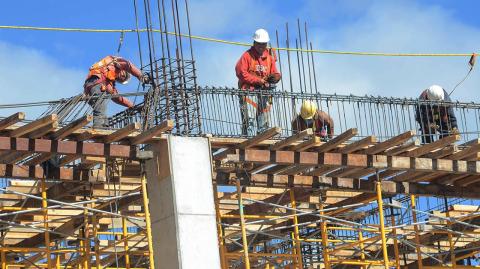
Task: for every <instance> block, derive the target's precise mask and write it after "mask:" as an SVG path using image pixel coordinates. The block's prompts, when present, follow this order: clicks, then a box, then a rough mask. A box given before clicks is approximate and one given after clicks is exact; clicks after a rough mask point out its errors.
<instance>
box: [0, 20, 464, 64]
mask: <svg viewBox="0 0 480 269" xmlns="http://www.w3.org/2000/svg"><path fill="white" fill-rule="evenodd" d="M0 29H15V30H39V31H64V32H90V33H122V32H123V33H129V32H132V33H134V32H137V30H136V29H82V28H57V27H34V26H14V25H0ZM146 31H147V29H139V30H138V32H146ZM153 32H160V30H156V29H154V30H153ZM166 34H169V35H179V36H182V37H187V38H192V39H197V40H202V41H208V42H216V43H223V44H230V45H237V46H245V47H250V46H251V45H252V44H251V43H242V42H235V41H228V40H222V39H217V38H210V37H204V36H196V35H191V36H190V35H187V34H175V33H173V32H166ZM275 49H276V50H283V51H295V52H296V51H301V52H311V53H322V54H340V55H361V56H413V57H419V56H420V57H452V56H453V57H459V56H471V55H472V53H387V52H358V51H336V50H317V49H314V50H309V49H296V48H275Z"/></svg>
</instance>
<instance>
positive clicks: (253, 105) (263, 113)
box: [235, 29, 281, 135]
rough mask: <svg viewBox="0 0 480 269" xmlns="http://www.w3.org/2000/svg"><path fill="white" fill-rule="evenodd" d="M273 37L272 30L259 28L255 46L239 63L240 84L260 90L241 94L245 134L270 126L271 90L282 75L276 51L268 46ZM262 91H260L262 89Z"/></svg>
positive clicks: (242, 86) (240, 85) (254, 41)
mask: <svg viewBox="0 0 480 269" xmlns="http://www.w3.org/2000/svg"><path fill="white" fill-rule="evenodd" d="M269 41H270V37H269V36H268V32H267V31H266V30H264V29H258V30H257V31H255V34H254V35H253V46H252V47H251V48H250V49H249V50H247V51H246V52H244V53H243V55H242V57H240V60H238V62H237V65H236V66H235V72H236V74H237V77H238V87H239V88H240V89H242V90H246V91H252V90H256V93H255V94H251V95H246V96H240V113H241V117H242V134H243V135H254V134H253V127H254V125H255V123H256V125H257V133H260V132H262V131H264V130H266V129H267V128H268V127H269V112H270V109H271V105H272V100H271V99H272V98H271V95H270V94H269V92H270V91H272V90H273V88H274V87H275V84H276V83H278V82H279V81H280V79H281V74H280V72H278V70H277V66H276V57H275V52H274V51H273V50H272V49H269V48H267V43H268V42H269ZM258 92H259V93H258Z"/></svg>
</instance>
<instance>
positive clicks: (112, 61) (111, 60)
mask: <svg viewBox="0 0 480 269" xmlns="http://www.w3.org/2000/svg"><path fill="white" fill-rule="evenodd" d="M130 74H131V75H133V76H135V77H136V78H137V79H138V80H139V81H140V82H142V83H144V84H145V83H150V82H151V79H150V76H149V75H148V74H145V75H142V72H141V71H140V69H138V68H137V67H136V66H135V65H134V64H133V63H131V62H130V61H127V60H125V59H123V58H121V57H115V56H107V57H105V58H103V59H101V60H100V61H99V62H97V63H95V64H93V65H92V66H91V67H90V70H89V72H88V75H87V78H86V80H85V84H84V85H83V88H84V93H85V94H86V95H87V96H92V97H96V98H90V100H89V101H88V104H89V105H90V106H91V107H92V108H93V127H94V128H105V127H108V119H107V115H106V114H107V104H108V100H109V99H108V98H104V97H105V95H106V94H112V95H115V94H118V90H117V89H116V87H115V83H116V82H118V83H120V84H127V83H128V81H129V80H130ZM112 100H113V101H114V102H115V103H117V104H119V105H122V106H125V107H128V108H131V107H133V103H132V102H131V101H130V100H128V99H127V98H125V97H122V96H118V97H114V98H112Z"/></svg>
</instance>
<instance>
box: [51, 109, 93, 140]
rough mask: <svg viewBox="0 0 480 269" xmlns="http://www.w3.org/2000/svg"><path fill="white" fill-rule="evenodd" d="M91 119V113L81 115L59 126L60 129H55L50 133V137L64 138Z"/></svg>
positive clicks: (55, 138) (54, 138) (53, 138)
mask: <svg viewBox="0 0 480 269" xmlns="http://www.w3.org/2000/svg"><path fill="white" fill-rule="evenodd" d="M92 120H93V116H92V115H86V116H83V117H81V118H79V119H77V120H75V121H72V122H70V123H69V124H67V125H65V126H63V127H62V128H60V130H57V131H55V133H53V134H52V135H50V139H52V140H58V139H64V138H66V137H67V136H69V135H71V134H72V133H73V132H75V131H77V130H79V129H81V128H83V127H84V126H85V125H87V124H88V123H90V122H91V121H92Z"/></svg>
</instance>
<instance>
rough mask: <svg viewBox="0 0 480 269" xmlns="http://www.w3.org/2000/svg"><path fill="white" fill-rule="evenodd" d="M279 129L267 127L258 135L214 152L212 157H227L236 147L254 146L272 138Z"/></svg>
mask: <svg viewBox="0 0 480 269" xmlns="http://www.w3.org/2000/svg"><path fill="white" fill-rule="evenodd" d="M281 131H282V129H281V128H279V127H274V128H271V129H268V130H266V131H264V132H263V133H261V134H258V135H256V136H254V137H252V138H250V139H248V140H245V141H243V142H241V143H240V144H237V145H233V146H231V147H230V148H228V149H225V150H224V151H222V152H219V153H216V154H214V155H213V159H214V160H222V159H225V157H227V155H228V154H231V153H232V152H234V150H235V149H237V148H239V149H246V148H250V147H253V146H256V145H258V144H259V143H261V142H263V141H265V140H268V139H269V138H272V137H273V136H275V135H277V134H279V133H280V132H281Z"/></svg>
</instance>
